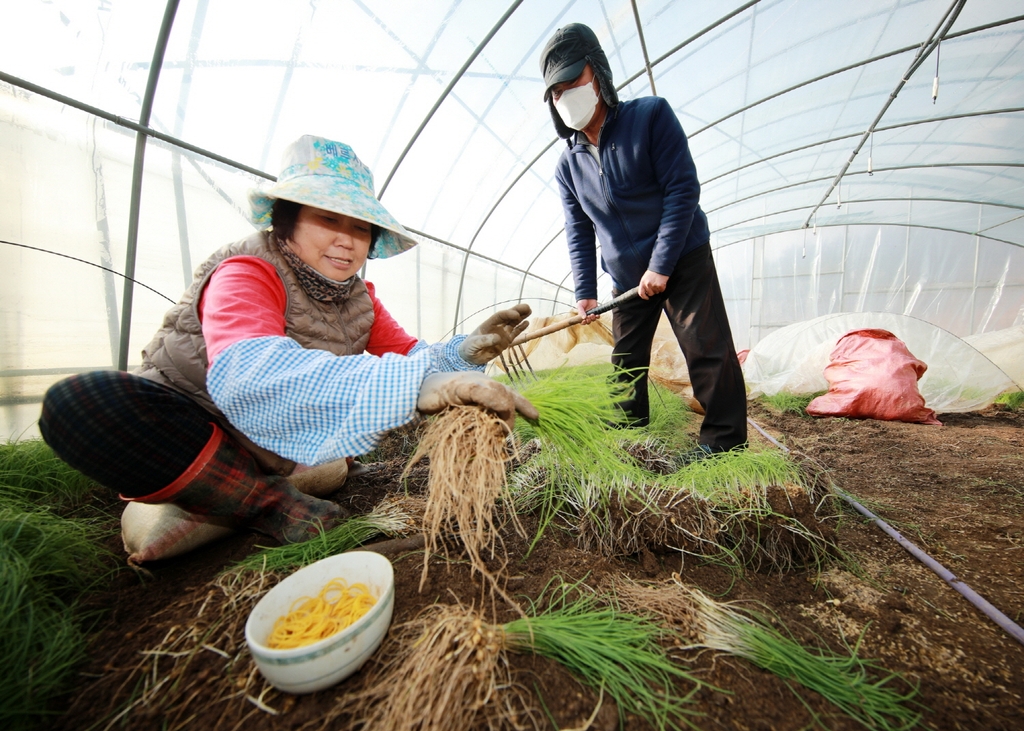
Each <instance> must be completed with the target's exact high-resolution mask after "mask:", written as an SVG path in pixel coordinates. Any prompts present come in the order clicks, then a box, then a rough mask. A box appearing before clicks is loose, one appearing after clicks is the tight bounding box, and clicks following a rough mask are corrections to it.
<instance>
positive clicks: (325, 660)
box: [245, 551, 395, 693]
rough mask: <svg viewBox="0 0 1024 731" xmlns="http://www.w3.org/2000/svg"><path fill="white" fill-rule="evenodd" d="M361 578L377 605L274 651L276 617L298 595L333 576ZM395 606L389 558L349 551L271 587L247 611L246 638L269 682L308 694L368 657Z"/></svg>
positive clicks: (351, 670) (314, 593)
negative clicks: (340, 626) (321, 635)
mask: <svg viewBox="0 0 1024 731" xmlns="http://www.w3.org/2000/svg"><path fill="white" fill-rule="evenodd" d="M335 578H342V579H345V581H347V582H349V583H350V584H351V583H356V582H362V583H364V584H366V586H367V587H368V588H369V590H370V593H371V594H373V595H374V596H376V597H377V603H376V604H374V605H373V607H371V608H370V611H368V612H367V613H366V614H365V615H363V616H362V617H360V618H359V619H357V620H356V621H355V622H353V623H352V626H350V627H348V628H346V629H344V630H342V631H341V632H338V633H337V634H334V635H331V636H330V637H327V638H325V639H322V640H320V641H319V642H314V643H313V644H311V645H306V646H305V647H296V648H294V649H290V650H272V649H270V648H269V647H267V646H266V644H265V643H266V641H267V638H269V637H270V632H271V630H272V629H273V627H274V622H275V621H277V619H278V617H283V616H284V615H286V614H288V612H289V611H290V610H291V607H292V604H294V602H295V601H296V600H297V599H301V598H302V597H307V596H317V595H318V594H319V593H320V592H321V590H322V589H323V588H324V587H325V586H326V585H327V583H328V582H329V581H330V580H331V579H335ZM394 608H395V575H394V570H393V569H392V567H391V562H390V561H388V560H387V559H386V558H385V557H384V556H381V555H380V554H378V553H372V552H370V551H351V552H349V553H342V554H338V555H337V556H330V557H328V558H325V559H321V560H320V561H317V562H316V563H313V564H310V565H309V566H306V567H304V568H301V569H299V570H298V571H296V572H295V573H294V574H292V575H291V576H289V577H288V578H286V579H285V580H284V581H282V582H281V583H280V584H278V585H277V586H275V587H274V588H273V589H271V590H270V591H269V592H267V594H266V596H264V597H263V598H262V599H260V601H259V603H257V604H256V606H255V607H254V608H253V610H252V612H251V613H250V614H249V619H248V620H247V621H246V623H245V641H246V643H247V644H248V645H249V652H251V653H252V656H253V659H254V660H255V661H256V667H258V668H259V669H260V672H261V673H263V677H265V678H266V679H267V680H268V681H269V682H270V684H271V685H273V686H274V687H275V688H278V689H279V690H283V691H285V692H287V693H312V692H313V691H315V690H321V689H323V688H326V687H328V686H331V685H334V684H335V683H337V682H340V681H341V680H344V679H345V678H347V677H348V676H349V675H351V674H352V673H354V672H355V671H356V670H358V669H359V668H360V667H362V665H363V663H364V662H366V660H367V659H368V658H369V657H370V655H372V654H373V653H374V652H375V651H376V650H377V648H378V647H380V643H381V640H383V639H384V634H385V633H386V632H387V630H388V627H389V626H390V624H391V614H392V612H393V611H394Z"/></svg>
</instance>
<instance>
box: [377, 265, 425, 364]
mask: <svg viewBox="0 0 1024 731" xmlns="http://www.w3.org/2000/svg"><path fill="white" fill-rule="evenodd" d="M366 291H367V292H369V293H370V299H371V300H373V328H371V329H370V342H368V343H367V344H366V352H367V353H369V354H371V355H384V353H398V354H399V355H407V354H408V353H409V351H410V350H412V347H413V346H414V345H416V343H417V342H419V341H418V340H417V339H416V338H414V337H413V336H412V335H410V334H409V333H407V332H406V331H405V330H404V329H403V328H402V326H401V325H399V324H398V322H396V321H395V318H393V317H392V316H391V313H390V312H388V311H387V310H386V309H384V305H382V304H381V302H380V300H379V299H377V291H376V289H375V288H374V286H373V285H372V284H371V283H370V282H366Z"/></svg>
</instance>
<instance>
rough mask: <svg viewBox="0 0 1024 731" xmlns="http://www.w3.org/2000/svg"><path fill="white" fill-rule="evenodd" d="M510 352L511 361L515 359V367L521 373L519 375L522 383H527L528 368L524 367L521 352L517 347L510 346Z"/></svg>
mask: <svg viewBox="0 0 1024 731" xmlns="http://www.w3.org/2000/svg"><path fill="white" fill-rule="evenodd" d="M508 353H509V362H512V361H513V360H514V361H515V369H516V371H517V372H518V373H519V376H520V378H521V380H520V385H525V383H526V369H525V368H523V359H522V358H520V357H519V353H517V352H516V349H515V348H509V350H508Z"/></svg>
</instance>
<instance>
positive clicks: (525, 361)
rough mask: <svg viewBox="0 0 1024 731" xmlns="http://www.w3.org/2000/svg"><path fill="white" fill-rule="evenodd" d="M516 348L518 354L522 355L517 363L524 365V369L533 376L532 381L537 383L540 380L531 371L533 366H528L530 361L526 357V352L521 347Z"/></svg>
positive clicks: (513, 350)
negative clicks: (528, 370) (527, 369)
mask: <svg viewBox="0 0 1024 731" xmlns="http://www.w3.org/2000/svg"><path fill="white" fill-rule="evenodd" d="M518 347H519V352H520V353H522V355H523V358H522V360H520V361H519V363H520V365H522V364H525V365H526V367H527V368H529V369H530V375H532V376H533V380H535V381H539V380H540V379H539V378H538V377H537V373H536V372H535V371H534V370H533V366H532V365H530V359H529V358H527V357H526V350H525V349H524V348H523V346H522V345H519V346H518ZM512 352H515V348H513V349H512Z"/></svg>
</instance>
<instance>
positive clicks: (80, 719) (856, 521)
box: [52, 404, 1024, 731]
mask: <svg viewBox="0 0 1024 731" xmlns="http://www.w3.org/2000/svg"><path fill="white" fill-rule="evenodd" d="M751 418H752V419H754V421H756V422H757V423H758V424H760V425H761V426H762V427H763V428H764V429H765V430H766V431H767V432H768V433H770V434H771V435H772V436H773V437H774V438H776V439H778V440H779V441H781V442H782V443H783V444H785V445H787V446H788V447H790V448H791V449H793V450H794V451H796V452H799V453H801V454H803V455H806V456H807V457H810V458H812V459H813V460H815V462H816V463H818V464H819V465H821V466H822V467H823V468H825V469H826V470H827V474H828V475H829V476H830V477H831V479H832V480H833V481H834V483H835V484H836V485H837V486H839V487H840V488H842V489H844V490H846V491H847V492H849V493H850V494H852V495H853V496H854V497H855V498H856V500H858V501H859V502H861V503H862V504H864V505H866V506H868V507H869V508H870V509H871V510H872V511H874V513H876V514H877V515H879V516H880V517H881V518H883V519H884V520H885V521H887V522H888V523H889V524H890V525H892V526H893V527H894V528H896V529H897V530H898V531H900V533H902V535H903V536H905V537H906V538H907V539H909V540H910V541H912V542H913V543H914V544H916V545H917V546H918V547H920V548H921V549H922V550H924V551H925V552H927V553H928V554H929V555H931V556H932V557H933V558H935V559H936V560H937V561H939V562H940V563H941V564H942V565H944V566H945V567H946V568H947V569H949V570H950V571H951V572H953V573H954V574H955V575H956V576H957V577H959V578H960V579H962V580H963V581H965V582H966V583H967V584H968V585H969V586H970V587H972V588H973V589H974V590H975V591H977V592H978V593H979V594H981V595H982V596H984V597H985V599H987V600H988V601H989V602H991V603H992V605H994V606H995V607H997V608H999V609H1000V610H1001V611H1002V612H1004V613H1005V614H1006V615H1008V616H1009V618H1010V619H1011V620H1013V621H1014V622H1017V623H1020V622H1022V621H1024V414H1022V413H1013V412H1007V411H1002V410H997V409H995V408H993V409H991V410H988V411H985V412H980V413H972V414H942V415H940V417H939V418H940V419H941V421H942V422H943V426H922V425H915V424H904V423H898V422H878V421H851V420H845V419H811V418H807V417H802V416H797V415H794V414H782V415H779V414H774V413H772V412H770V411H768V410H766V409H765V408H764V407H762V406H760V405H759V404H751ZM751 441H761V442H763V441H764V440H763V438H762V437H761V436H760V435H759V434H758V433H757V432H755V431H752V432H751ZM402 466H404V465H403V464H402V463H401V460H398V459H395V460H392V461H390V462H385V463H379V464H377V465H374V466H372V468H371V469H370V470H369V471H368V472H367V473H366V474H364V475H362V476H360V477H356V478H353V479H352V480H350V482H349V485H348V486H346V488H345V489H344V491H343V492H342V493H341V494H340V495H336V496H335V498H336V499H338V500H339V501H342V502H348V503H350V504H351V506H352V507H353V508H355V509H359V510H367V509H369V508H370V507H372V506H373V505H374V504H375V503H376V501H378V500H379V499H380V498H381V497H383V496H384V495H385V494H386V492H388V491H389V490H395V489H397V487H398V482H397V478H398V475H399V473H400V472H401V468H402ZM423 476H424V472H423V470H422V469H421V470H420V472H419V473H418V474H417V475H414V479H413V481H412V482H413V484H414V485H415V484H422V480H423ZM526 528H527V531H528V532H530V531H532V530H534V529H535V528H536V525H535V523H534V524H531V523H530V519H529V518H528V519H527V522H526ZM826 528H827V531H832V530H834V531H835V533H834V536H835V540H836V542H837V543H838V545H839V546H840V547H841V548H842V549H843V550H844V551H845V552H846V553H847V554H848V555H849V556H850V557H851V559H852V560H850V561H848V562H846V563H844V562H839V561H837V562H835V563H833V564H832V565H830V566H826V567H822V569H821V570H818V569H802V570H794V571H787V572H785V573H782V574H779V573H762V572H756V571H746V572H745V573H742V574H741V575H737V574H736V573H734V572H730V571H729V570H727V569H726V568H724V567H722V566H719V565H714V564H710V563H705V562H702V561H700V560H698V559H695V558H693V557H687V558H686V559H685V560H683V558H682V556H681V554H678V553H673V552H671V551H666V550H656V551H644V552H642V553H641V554H640V555H637V556H633V557H627V558H624V559H606V558H603V557H601V556H598V555H593V554H589V553H585V552H583V551H581V550H579V549H578V548H577V547H576V546H575V544H574V542H573V537H572V536H571V535H570V534H569V533H567V532H563V531H561V530H548V531H547V532H546V533H545V536H544V538H543V539H542V541H541V542H540V543H539V544H538V546H537V548H536V549H535V550H534V552H533V553H532V554H531V555H530V557H529V558H524V554H525V549H526V543H525V541H522V540H520V539H518V538H516V537H515V535H514V534H513V533H512V532H508V533H507V534H506V536H505V538H506V546H507V548H508V550H509V552H510V556H511V559H512V561H511V563H510V565H509V572H510V575H511V578H510V580H509V583H508V587H507V588H508V590H509V592H510V593H511V594H515V595H526V596H528V597H536V596H537V595H538V594H539V593H540V592H541V590H542V589H543V587H544V585H545V584H546V583H547V581H548V579H549V578H550V577H552V576H555V575H558V576H562V577H564V578H566V579H568V580H577V579H582V578H584V577H586V580H587V583H588V584H590V585H594V586H596V585H600V584H601V583H602V582H603V581H605V580H606V579H608V578H609V577H615V576H619V575H622V574H625V575H628V576H630V577H633V578H635V579H638V580H644V581H646V580H664V579H667V578H669V577H670V576H671V575H672V573H673V572H679V573H680V574H681V575H682V577H683V579H684V580H686V581H687V582H690V583H691V584H693V585H695V586H697V587H699V588H701V589H702V590H704V591H705V592H706V593H708V594H710V595H713V596H715V597H717V598H719V599H730V600H732V599H739V600H752V601H755V602H760V603H761V605H763V607H767V608H768V609H770V610H771V611H772V612H774V613H775V615H777V617H778V620H779V622H780V624H781V625H783V626H785V627H786V628H788V630H789V631H790V632H791V633H792V634H793V636H794V637H796V638H797V639H798V640H799V641H801V642H802V643H803V644H805V645H809V646H822V645H828V646H829V647H830V648H831V649H833V650H843V649H844V645H846V644H849V645H852V644H854V643H856V642H857V640H858V638H860V639H861V644H860V647H859V651H858V652H859V654H860V656H861V657H864V658H870V659H873V660H875V661H877V663H878V664H879V665H880V666H882V667H884V668H885V669H887V670H888V671H892V672H896V673H899V674H900V675H902V677H903V678H904V679H905V680H906V681H907V682H908V683H909V684H911V685H915V686H917V687H918V688H919V693H918V695H917V698H916V700H917V701H918V702H919V703H920V704H921V711H922V713H923V716H922V721H921V726H922V727H925V728H935V729H1006V730H1010V729H1014V730H1016V729H1020V728H1024V703H1022V700H1021V695H1022V693H1024V646H1022V645H1021V644H1020V643H1019V642H1017V641H1016V640H1015V639H1014V638H1013V637H1012V636H1010V635H1009V634H1007V633H1006V632H1005V631H1004V630H1003V629H1001V628H1000V627H998V626H997V625H996V624H995V623H993V621H991V620H990V619H989V618H987V617H986V616H985V615H984V614H983V613H982V612H981V611H979V610H978V609H977V608H975V607H974V606H973V605H972V604H970V603H969V602H968V601H967V600H966V599H964V597H962V596H961V594H959V593H957V592H956V591H954V590H953V589H952V588H951V587H950V586H949V585H948V584H946V583H945V582H944V581H943V580H942V579H940V578H939V577H938V576H937V575H936V574H935V573H933V572H932V571H931V570H929V569H928V568H926V567H925V566H924V565H923V564H921V563H920V562H918V561H917V560H916V559H915V558H913V557H912V556H911V555H910V554H909V553H908V552H907V551H905V550H904V549H903V548H902V547H900V546H899V545H898V544H897V543H896V542H895V541H894V540H893V539H892V538H890V537H889V536H887V535H886V534H885V533H883V532H882V531H881V530H880V529H879V528H878V527H876V526H874V525H872V524H871V523H869V522H867V521H866V520H864V519H863V518H862V517H861V516H860V515H858V514H857V513H855V512H853V511H852V510H851V509H849V508H846V509H844V510H842V515H841V516H840V517H839V518H838V519H832V520H830V521H829V522H828V523H827V526H826ZM266 540H267V539H264V538H261V537H259V536H256V535H254V534H246V533H240V534H237V535H235V536H233V537H230V538H227V539H224V540H222V541H220V542H217V543H214V544H211V545H209V546H207V547H204V548H202V549H199V550H198V551H196V552H194V553H192V554H190V555H186V556H182V557H179V558H175V559H170V560H167V561H162V562H156V563H153V564H149V565H147V568H148V569H149V571H150V572H151V576H149V577H146V576H143V575H140V574H136V573H135V572H133V571H131V570H127V569H126V570H123V571H121V572H119V573H118V574H117V576H116V577H115V578H114V580H113V581H112V584H111V586H110V590H109V593H107V594H105V595H104V596H102V597H101V598H100V601H101V603H102V604H103V605H104V606H105V607H107V608H108V611H107V613H106V615H105V618H104V620H103V621H102V623H101V624H100V626H99V627H98V628H97V630H96V633H95V637H94V641H93V643H92V648H91V658H92V659H91V661H90V663H89V664H88V665H87V666H86V667H84V668H83V669H82V672H81V674H80V677H79V678H78V680H77V683H76V688H75V691H74V692H73V694H72V695H71V697H70V699H69V701H68V703H69V711H68V713H67V714H66V715H64V716H63V717H62V718H59V719H56V720H55V722H54V723H53V724H52V727H53V728H56V729H68V730H70V729H75V730H76V731H77V730H80V729H88V728H107V727H109V728H126V729H147V730H148V729H176V728H195V729H207V728H209V729H213V728H218V729H245V731H262V730H264V729H298V728H303V727H305V728H320V727H322V726H323V725H324V724H323V723H322V720H323V719H325V718H330V719H332V720H330V721H328V722H327V724H326V726H327V727H328V728H332V729H344V728H349V727H351V726H352V721H351V719H348V718H346V716H345V712H344V708H343V707H339V699H340V698H341V697H342V696H343V695H344V694H345V693H346V692H350V691H353V690H357V689H358V688H359V687H360V684H361V683H363V682H364V681H365V678H366V677H367V675H368V674H371V673H372V671H373V669H374V667H375V664H376V663H378V662H379V661H380V658H381V656H383V655H385V654H386V652H387V649H388V644H387V642H388V641H387V640H385V644H384V646H383V647H382V650H381V652H380V653H378V656H377V657H374V658H371V660H370V661H369V662H368V663H367V665H366V666H364V668H363V670H362V671H361V672H360V673H357V674H356V675H355V676H353V677H351V678H349V679H348V680H346V681H344V682H343V683H341V684H340V685H338V686H336V687H334V688H331V689H328V690H324V691H320V692H318V693H313V694H311V695H306V696H288V695H286V694H283V693H279V692H277V691H275V690H273V689H270V690H267V691H266V692H264V690H265V686H264V683H263V681H262V678H261V677H259V676H258V675H257V674H255V671H254V668H253V667H252V665H251V660H250V659H249V657H248V654H247V653H246V652H245V651H244V649H243V648H244V637H243V635H242V626H243V624H244V614H243V615H241V621H236V622H233V623H231V624H230V626H225V625H220V626H216V627H214V631H212V632H211V633H210V634H209V636H207V637H206V638H205V639H204V641H203V643H204V644H206V645H208V647H210V648H213V649H209V650H208V651H207V650H206V649H202V648H201V649H199V650H198V651H195V652H193V653H192V654H191V655H190V656H187V657H172V656H169V655H168V656H163V657H159V658H155V659H154V656H153V655H144V654H142V653H144V652H145V651H151V650H154V649H157V648H161V647H167V644H166V643H167V641H168V637H169V636H173V634H174V633H177V632H180V631H182V629H183V628H188V627H190V626H191V627H200V628H202V627H208V626H211V615H216V614H217V608H218V606H219V605H218V604H217V599H216V591H215V590H212V589H211V584H210V582H211V581H213V580H214V579H215V577H216V576H217V574H218V573H219V572H220V571H221V570H222V569H223V568H224V567H225V566H227V565H229V564H230V563H231V562H233V561H236V560H238V559H239V558H241V557H243V556H245V555H247V554H248V553H249V552H251V551H252V550H253V547H254V546H255V545H257V544H260V543H264V542H266ZM111 545H112V547H114V548H116V549H117V550H118V551H120V545H119V543H117V542H112V544H111ZM452 558H453V559H454V558H457V554H456V553H453V555H452ZM422 561H423V554H422V553H421V552H420V553H411V554H406V555H402V556H398V557H396V558H395V559H394V565H395V569H396V579H397V587H396V588H397V596H396V602H395V617H394V622H395V623H401V622H404V621H406V620H409V619H411V618H412V617H414V616H415V615H416V614H417V613H418V612H419V611H420V610H422V609H423V608H424V607H425V606H427V605H428V604H430V603H432V602H438V601H439V602H449V603H451V602H453V601H455V599H456V598H458V599H459V600H460V601H462V602H463V603H466V604H472V603H474V602H479V601H480V599H481V597H482V596H483V595H484V587H483V586H482V584H481V582H480V580H479V578H474V577H473V576H471V573H470V570H469V568H468V566H466V565H465V564H464V563H461V562H458V561H452V562H450V563H446V562H445V561H443V560H442V559H441V558H434V559H432V562H431V565H430V572H429V578H428V581H427V584H426V586H425V587H424V589H423V591H422V592H420V591H418V585H419V580H420V570H421V567H422ZM207 597H211V599H210V600H209V602H208V606H206V607H203V602H204V600H206V599H207ZM513 616H514V615H513V614H512V613H511V611H509V610H507V609H499V610H498V613H497V615H496V617H495V619H496V620H497V621H506V620H508V619H511V618H513ZM511 662H512V666H513V671H514V677H515V679H516V680H517V681H518V683H519V684H520V685H521V686H523V687H524V688H526V689H528V690H529V691H531V693H532V694H534V696H535V697H536V696H537V695H539V697H540V699H542V701H543V705H544V707H545V708H546V709H547V713H546V714H545V713H542V714H540V715H539V716H538V720H539V722H540V723H541V728H555V726H554V724H555V723H557V728H561V729H570V728H574V729H579V728H583V727H584V726H585V725H586V723H587V720H588V719H589V718H590V717H591V714H592V713H593V712H594V710H595V708H596V707H597V705H598V696H597V693H595V692H593V691H592V690H590V689H588V688H586V687H584V686H582V685H580V684H579V683H578V682H577V681H576V680H575V679H574V678H573V677H572V676H571V675H570V674H569V673H568V672H566V671H565V670H563V669H562V668H561V667H560V666H558V665H557V664H555V663H553V662H550V661H547V660H544V659H541V658H536V657H524V656H513V657H512V660H511ZM691 668H692V669H693V670H694V672H695V673H696V674H697V675H698V676H700V677H701V678H702V679H704V680H706V681H707V682H708V683H709V684H711V685H713V686H715V687H717V688H720V689H722V690H723V691H725V692H718V691H712V690H709V689H703V690H700V691H698V693H697V695H696V702H695V704H694V707H695V710H697V711H698V712H699V713H700V714H702V715H701V716H698V717H695V718H694V723H695V725H696V726H697V727H699V728H702V729H794V730H796V729H807V728H834V729H854V728H861V726H860V725H859V724H858V723H856V722H855V721H853V720H851V719H849V718H848V717H846V716H843V715H842V714H840V713H839V712H838V711H837V709H836V708H835V707H834V706H832V705H831V704H829V703H828V702H827V701H825V700H824V699H822V698H821V697H819V696H817V695H816V694H815V693H813V692H811V691H807V690H804V689H801V688H799V687H798V686H796V685H795V684H794V685H792V686H791V685H788V684H787V683H785V682H783V681H782V680H780V679H778V678H777V677H775V676H774V675H771V674H769V673H767V672H764V671H762V670H759V669H758V668H756V667H755V666H753V665H751V664H749V663H748V662H746V661H743V660H740V659H737V658H734V657H728V656H722V655H716V654H715V653H711V652H705V653H703V654H700V655H698V656H695V657H694V658H692V664H691ZM172 670H174V672H172ZM161 680H165V682H164V685H162V686H161V687H160V689H159V690H157V691H150V692H149V693H148V695H147V694H145V693H143V691H144V690H145V689H146V688H147V683H148V684H149V686H148V687H152V685H154V684H157V683H159V682H161ZM686 690H688V689H687V688H682V687H681V688H680V691H681V692H684V691H686ZM261 694H262V696H261ZM140 698H141V699H143V700H144V702H143V703H137V704H136V705H134V706H131V707H130V709H129V710H128V711H127V712H125V709H126V708H129V705H130V704H131V703H132V702H134V701H136V700H138V699H140ZM257 698H261V702H262V703H263V704H264V706H265V708H269V709H273V711H275V712H276V714H277V715H271V713H270V712H268V711H267V710H262V709H260V708H259V707H258V706H257V704H256V703H255V701H256V699H257ZM618 724H619V717H618V711H617V709H616V708H615V707H614V706H613V705H612V704H610V703H609V702H608V700H607V699H605V701H604V703H603V705H602V707H601V709H600V711H599V712H598V713H597V714H596V716H595V717H594V719H593V722H592V725H590V728H592V729H608V730H609V731H610V730H611V729H614V728H617V727H618ZM625 726H626V727H627V728H630V729H634V728H639V729H643V728H646V726H645V724H643V723H641V722H640V721H638V720H637V719H635V718H632V717H627V718H626V720H625Z"/></svg>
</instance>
